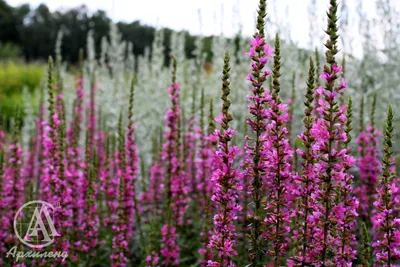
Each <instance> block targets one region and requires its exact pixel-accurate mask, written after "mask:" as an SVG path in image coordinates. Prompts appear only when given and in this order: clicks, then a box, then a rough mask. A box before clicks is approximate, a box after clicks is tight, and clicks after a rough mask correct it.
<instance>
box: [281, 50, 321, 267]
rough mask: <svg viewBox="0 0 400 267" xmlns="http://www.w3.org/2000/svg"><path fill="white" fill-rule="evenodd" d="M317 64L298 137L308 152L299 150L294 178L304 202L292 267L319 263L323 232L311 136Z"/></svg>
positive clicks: (299, 212)
mask: <svg viewBox="0 0 400 267" xmlns="http://www.w3.org/2000/svg"><path fill="white" fill-rule="evenodd" d="M314 72H315V68H314V62H313V60H312V59H311V58H310V68H309V72H308V79H307V93H306V95H305V98H306V99H305V101H304V105H305V110H304V119H303V123H304V127H305V131H304V132H303V133H302V134H300V135H299V136H298V137H299V139H300V140H302V142H303V145H304V149H298V150H297V151H296V152H297V153H298V154H299V155H300V156H301V158H302V159H303V163H302V172H301V173H300V174H299V175H295V176H294V180H295V183H296V185H297V188H299V189H298V190H295V192H294V195H295V197H297V198H299V199H300V204H299V206H298V207H299V209H298V210H297V211H294V212H293V217H297V218H300V219H298V220H297V224H296V225H295V226H294V227H296V230H295V231H294V235H293V240H294V242H295V255H294V258H293V259H290V260H289V261H288V263H290V264H291V265H292V266H307V265H309V264H311V263H312V262H315V259H316V257H317V256H318V253H319V252H320V251H319V250H318V246H317V245H316V244H315V243H316V242H315V241H316V240H315V235H317V234H318V232H320V229H318V225H317V223H316V222H317V221H316V220H315V217H317V216H318V215H320V211H319V209H318V205H317V203H316V201H315V199H314V198H313V193H314V192H315V190H316V189H317V185H316V175H317V173H316V172H315V166H314V164H315V161H316V158H317V154H316V151H315V150H314V149H313V145H314V143H315V139H314V137H313V135H312V133H311V131H312V127H313V122H314V117H313V110H314V106H313V99H314V90H315V79H314Z"/></svg>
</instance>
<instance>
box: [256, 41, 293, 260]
mask: <svg viewBox="0 0 400 267" xmlns="http://www.w3.org/2000/svg"><path fill="white" fill-rule="evenodd" d="M280 57H281V55H280V39H279V35H278V34H277V35H276V39H275V55H274V68H273V70H272V83H273V86H272V92H271V95H272V100H271V102H270V103H269V108H268V112H267V116H268V118H269V120H270V122H269V124H268V125H267V135H266V140H265V141H266V142H265V144H264V145H265V148H266V154H265V155H266V158H267V173H266V179H265V181H266V185H267V187H268V192H267V194H268V198H267V201H266V207H265V210H266V211H267V214H266V217H265V219H264V223H265V228H266V230H265V231H264V233H263V236H264V238H266V239H267V240H268V243H270V244H269V245H270V246H269V247H268V249H267V255H269V256H272V258H273V261H274V266H279V265H281V263H282V261H283V257H284V256H285V253H286V251H287V248H288V236H287V233H288V232H289V224H290V206H291V202H292V196H291V192H290V191H291V190H290V186H291V183H292V168H291V166H290V162H292V154H293V151H292V150H291V148H290V145H289V139H288V138H287V134H288V130H287V128H286V125H287V123H288V122H289V114H288V113H287V109H288V106H287V105H286V104H283V103H282V101H281V99H280V96H279V93H280V81H279V79H280V76H281V73H280V68H281V63H280V59H281V58H280Z"/></svg>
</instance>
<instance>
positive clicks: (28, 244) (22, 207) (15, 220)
mask: <svg viewBox="0 0 400 267" xmlns="http://www.w3.org/2000/svg"><path fill="white" fill-rule="evenodd" d="M37 203H40V204H42V205H46V206H47V207H50V208H51V209H52V210H53V211H54V210H55V208H54V206H53V205H52V204H50V203H48V202H46V201H43V200H33V201H29V202H26V203H25V204H24V205H22V206H21V207H20V208H19V209H18V211H17V213H16V214H15V216H14V223H13V226H14V232H15V235H16V236H17V237H18V239H19V241H21V242H22V243H23V244H24V245H26V246H28V247H30V248H44V247H47V246H49V245H51V244H53V243H54V238H53V239H52V240H50V241H49V242H47V243H45V244H40V245H35V244H30V243H28V242H26V241H25V240H24V239H23V238H22V237H21V236H20V235H19V233H18V230H17V219H18V215H19V214H20V213H21V211H22V210H23V209H24V208H25V207H26V206H29V205H31V204H37Z"/></svg>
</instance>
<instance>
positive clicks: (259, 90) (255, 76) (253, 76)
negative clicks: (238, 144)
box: [245, 0, 273, 266]
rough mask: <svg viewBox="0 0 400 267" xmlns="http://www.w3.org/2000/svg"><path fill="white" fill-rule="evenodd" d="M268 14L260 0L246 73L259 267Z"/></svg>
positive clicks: (253, 246) (253, 255) (253, 254)
mask: <svg viewBox="0 0 400 267" xmlns="http://www.w3.org/2000/svg"><path fill="white" fill-rule="evenodd" d="M265 16H266V1H265V0H260V4H259V9H258V18H257V32H256V34H255V35H254V37H253V38H252V39H251V42H250V44H251V46H250V51H249V53H247V56H249V57H250V58H251V59H252V64H251V67H252V72H251V73H250V74H249V75H248V76H247V80H249V81H250V82H251V86H252V95H250V96H248V97H247V99H248V101H249V102H250V104H249V106H248V109H249V112H250V114H251V116H250V117H249V118H248V119H247V124H248V125H249V128H250V131H251V132H252V133H253V135H254V136H253V137H249V136H248V137H246V139H247V142H246V145H245V150H246V158H245V165H246V166H247V169H246V175H247V177H248V179H251V186H250V187H249V194H251V198H252V201H253V203H252V206H253V212H252V215H250V216H248V219H249V223H251V228H252V229H251V238H250V249H249V259H250V262H251V264H252V266H257V264H258V263H259V262H260V260H261V257H262V254H263V253H262V248H261V239H260V236H261V233H262V230H261V228H262V224H263V219H264V215H263V213H264V212H263V205H262V202H263V198H264V188H263V179H264V176H265V173H266V168H267V166H266V162H267V158H266V151H265V144H264V143H265V142H266V136H265V131H266V120H267V110H266V108H265V104H266V103H267V102H269V101H271V96H270V95H269V93H268V92H266V91H265V89H264V86H263V84H264V82H265V81H266V80H267V77H268V76H269V75H270V73H271V72H270V71H269V70H265V66H266V64H267V63H268V61H269V59H270V57H271V56H272V55H273V49H272V48H271V47H270V46H269V44H267V43H266V42H265V39H264V24H265Z"/></svg>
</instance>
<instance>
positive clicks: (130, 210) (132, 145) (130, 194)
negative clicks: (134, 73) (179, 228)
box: [125, 78, 144, 246]
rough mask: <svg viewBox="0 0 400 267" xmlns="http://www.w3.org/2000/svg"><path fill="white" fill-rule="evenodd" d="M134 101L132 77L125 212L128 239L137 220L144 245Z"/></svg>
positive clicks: (131, 235)
mask: <svg viewBox="0 0 400 267" xmlns="http://www.w3.org/2000/svg"><path fill="white" fill-rule="evenodd" d="M133 101H134V79H133V78H132V83H131V92H130V97H129V111H128V130H127V138H126V139H127V143H126V152H127V162H128V164H127V176H126V180H125V184H126V185H125V198H126V206H125V212H126V216H127V218H128V234H127V239H128V240H130V239H132V237H133V227H134V221H136V228H137V230H138V233H139V236H140V243H141V245H142V246H143V245H144V244H143V242H144V240H143V239H144V237H143V234H142V230H141V218H140V214H139V202H138V201H137V197H136V187H135V182H136V179H137V176H138V175H139V154H138V148H137V146H136V140H135V130H136V126H135V124H134V122H133Z"/></svg>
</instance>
